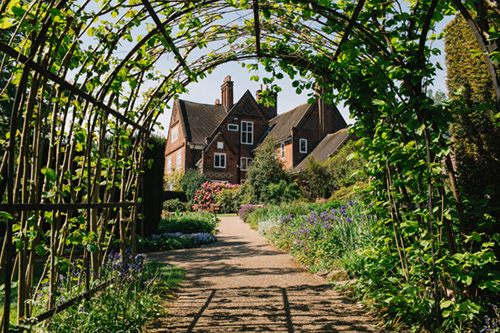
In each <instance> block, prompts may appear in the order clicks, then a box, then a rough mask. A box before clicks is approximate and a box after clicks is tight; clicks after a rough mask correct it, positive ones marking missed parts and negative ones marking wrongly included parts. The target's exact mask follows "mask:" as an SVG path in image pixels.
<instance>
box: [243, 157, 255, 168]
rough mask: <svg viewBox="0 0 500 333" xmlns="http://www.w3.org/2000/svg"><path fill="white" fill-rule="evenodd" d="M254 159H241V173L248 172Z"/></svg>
mask: <svg viewBox="0 0 500 333" xmlns="http://www.w3.org/2000/svg"><path fill="white" fill-rule="evenodd" d="M252 162H253V158H251V157H241V158H240V169H241V171H247V170H248V167H249V166H251V165H252Z"/></svg>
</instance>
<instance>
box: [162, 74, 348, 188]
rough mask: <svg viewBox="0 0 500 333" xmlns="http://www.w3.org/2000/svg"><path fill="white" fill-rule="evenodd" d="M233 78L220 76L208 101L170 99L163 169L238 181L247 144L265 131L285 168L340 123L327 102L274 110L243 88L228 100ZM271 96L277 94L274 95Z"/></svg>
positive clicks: (248, 158)
mask: <svg viewBox="0 0 500 333" xmlns="http://www.w3.org/2000/svg"><path fill="white" fill-rule="evenodd" d="M233 84H234V83H233V81H231V77H230V76H228V77H226V78H225V80H224V82H223V84H222V86H221V99H222V101H220V100H219V99H217V100H216V101H215V103H214V104H212V105H210V104H200V103H195V102H189V101H184V100H180V99H178V100H176V101H175V103H174V106H173V109H172V115H171V119H170V127H169V131H168V136H167V145H166V149H165V173H166V174H170V173H172V172H175V171H185V170H187V169H199V171H200V172H201V173H203V174H204V175H206V176H207V177H208V178H209V179H211V180H212V181H214V182H228V183H232V184H241V183H243V182H244V181H245V180H246V172H247V170H248V167H249V166H250V165H251V164H252V161H253V150H254V149H255V148H256V147H257V146H258V145H259V144H260V143H261V142H262V141H263V140H264V139H265V138H266V137H268V136H270V137H273V138H274V140H275V141H276V147H277V148H276V158H277V159H279V160H280V161H281V162H282V163H283V164H284V165H285V167H286V168H287V169H292V168H294V167H296V166H298V165H299V164H300V162H301V161H303V160H304V159H305V158H306V157H307V156H308V155H309V153H310V152H311V151H313V149H314V148H315V147H316V146H317V145H318V144H319V143H320V142H321V141H322V140H323V139H324V138H325V137H326V136H327V134H329V133H335V132H338V131H339V130H341V129H344V128H345V127H346V122H345V121H344V119H343V118H342V116H341V114H340V112H339V111H338V109H337V108H336V107H335V106H334V105H331V104H325V103H323V102H316V103H314V104H303V105H300V106H298V107H296V108H294V109H293V110H291V111H288V112H286V113H283V114H280V115H278V114H277V108H276V105H277V101H276V103H275V106H273V107H265V106H263V105H262V104H258V103H257V100H258V98H259V95H260V92H261V90H259V91H257V94H256V97H255V98H254V96H253V95H252V94H251V93H250V92H249V91H248V90H247V91H246V92H245V93H244V94H243V96H242V97H241V98H240V99H239V100H238V101H237V102H236V103H234V96H233ZM275 97H277V96H275Z"/></svg>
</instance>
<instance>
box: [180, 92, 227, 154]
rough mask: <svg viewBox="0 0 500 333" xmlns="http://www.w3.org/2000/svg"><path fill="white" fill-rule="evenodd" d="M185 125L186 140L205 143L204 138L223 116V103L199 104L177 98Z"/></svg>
mask: <svg viewBox="0 0 500 333" xmlns="http://www.w3.org/2000/svg"><path fill="white" fill-rule="evenodd" d="M178 101H179V106H180V109H181V112H182V117H183V119H184V124H185V126H186V130H187V134H188V141H191V142H193V143H198V144H206V141H205V139H206V138H207V137H208V136H210V134H212V132H213V131H214V130H215V129H216V128H217V126H218V125H219V124H220V122H221V121H222V120H224V117H225V116H226V109H225V107H224V106H223V105H220V104H218V105H215V104H200V103H194V102H188V101H184V100H178Z"/></svg>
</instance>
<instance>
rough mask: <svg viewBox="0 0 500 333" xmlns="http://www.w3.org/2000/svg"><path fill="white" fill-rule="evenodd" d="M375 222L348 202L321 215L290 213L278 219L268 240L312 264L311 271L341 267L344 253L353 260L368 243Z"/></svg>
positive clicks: (354, 204)
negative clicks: (296, 214) (358, 251)
mask: <svg viewBox="0 0 500 333" xmlns="http://www.w3.org/2000/svg"><path fill="white" fill-rule="evenodd" d="M374 220H375V218H374V217H373V216H370V215H366V214H365V213H364V207H363V206H362V205H360V204H357V203H354V202H349V204H347V205H345V206H341V207H340V208H338V209H331V210H325V211H323V212H321V213H318V212H316V211H312V212H310V213H309V214H308V215H302V216H294V215H293V214H291V213H289V214H288V215H286V216H284V217H282V218H281V221H280V224H279V226H277V227H276V228H275V229H274V232H270V233H269V236H268V238H269V240H270V241H271V242H273V243H275V244H276V245H277V246H278V247H280V248H283V249H287V250H289V251H290V253H291V254H292V255H293V256H295V257H296V258H297V259H298V260H299V262H301V263H302V264H304V265H312V266H311V269H312V270H313V271H314V270H317V269H318V268H320V267H330V268H331V267H333V266H340V265H341V259H342V258H343V257H344V256H346V255H347V254H349V257H348V258H353V253H356V250H358V249H361V248H363V246H364V245H366V244H367V243H369V242H370V241H371V239H372V233H371V227H372V225H373V223H374ZM353 260H356V258H353ZM344 262H345V261H344ZM346 264H348V263H346Z"/></svg>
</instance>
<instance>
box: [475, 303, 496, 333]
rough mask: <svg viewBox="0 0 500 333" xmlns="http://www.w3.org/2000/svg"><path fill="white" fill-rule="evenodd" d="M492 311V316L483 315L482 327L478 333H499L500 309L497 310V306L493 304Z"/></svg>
mask: <svg viewBox="0 0 500 333" xmlns="http://www.w3.org/2000/svg"><path fill="white" fill-rule="evenodd" d="M492 308H493V313H494V316H495V317H494V318H490V317H489V316H485V317H484V327H483V329H482V330H481V332H480V333H499V332H500V311H499V310H498V306H497V305H495V304H493V305H492Z"/></svg>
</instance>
